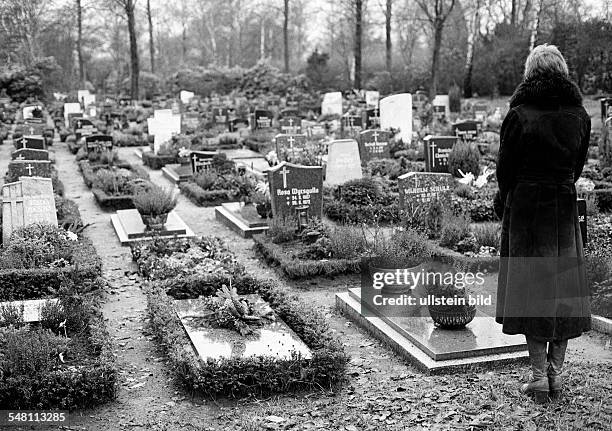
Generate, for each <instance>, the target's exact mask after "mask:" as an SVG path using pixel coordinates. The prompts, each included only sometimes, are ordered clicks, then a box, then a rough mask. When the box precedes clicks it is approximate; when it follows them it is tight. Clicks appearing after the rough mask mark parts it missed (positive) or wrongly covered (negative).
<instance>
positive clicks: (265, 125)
mask: <svg viewBox="0 0 612 431" xmlns="http://www.w3.org/2000/svg"><path fill="white" fill-rule="evenodd" d="M273 117H274V115H273V114H272V112H270V111H268V110H265V109H256V110H255V111H254V112H253V114H252V115H251V120H252V121H251V129H253V130H259V129H269V128H271V127H272V118H273Z"/></svg>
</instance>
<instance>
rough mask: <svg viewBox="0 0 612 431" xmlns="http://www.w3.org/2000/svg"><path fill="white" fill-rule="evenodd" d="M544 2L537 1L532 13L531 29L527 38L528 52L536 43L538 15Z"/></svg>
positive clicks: (541, 0)
mask: <svg viewBox="0 0 612 431" xmlns="http://www.w3.org/2000/svg"><path fill="white" fill-rule="evenodd" d="M543 1H544V0H537V2H536V5H535V8H534V11H533V27H532V29H531V37H530V38H529V51H531V50H532V49H533V48H534V47H535V46H536V43H537V41H538V32H539V30H540V15H541V14H542V3H543Z"/></svg>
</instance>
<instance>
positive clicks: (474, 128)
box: [452, 120, 478, 142]
mask: <svg viewBox="0 0 612 431" xmlns="http://www.w3.org/2000/svg"><path fill="white" fill-rule="evenodd" d="M452 129H453V133H454V134H455V136H457V137H458V138H459V139H461V140H463V141H466V142H472V141H475V140H476V138H477V137H478V122H477V121H471V120H467V121H460V122H457V123H453V126H452Z"/></svg>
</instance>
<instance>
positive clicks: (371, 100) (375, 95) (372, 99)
mask: <svg viewBox="0 0 612 431" xmlns="http://www.w3.org/2000/svg"><path fill="white" fill-rule="evenodd" d="M365 100H366V105H367V107H368V108H378V101H379V100H380V93H379V92H378V91H366V93H365Z"/></svg>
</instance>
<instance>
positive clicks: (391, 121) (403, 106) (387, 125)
mask: <svg viewBox="0 0 612 431" xmlns="http://www.w3.org/2000/svg"><path fill="white" fill-rule="evenodd" d="M380 128H381V129H383V130H389V129H396V130H399V138H400V139H401V140H402V141H403V142H404V143H410V142H411V141H412V95H411V94H408V93H403V94H394V95H392V96H388V97H385V98H383V99H381V100H380Z"/></svg>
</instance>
